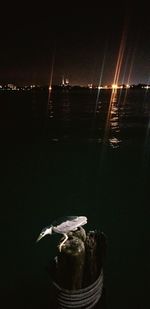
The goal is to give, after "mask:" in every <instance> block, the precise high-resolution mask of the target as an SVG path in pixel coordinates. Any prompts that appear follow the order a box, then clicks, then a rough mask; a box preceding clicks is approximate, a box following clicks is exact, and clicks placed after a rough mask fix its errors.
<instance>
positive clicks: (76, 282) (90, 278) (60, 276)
mask: <svg viewBox="0 0 150 309" xmlns="http://www.w3.org/2000/svg"><path fill="white" fill-rule="evenodd" d="M105 253H106V237H105V235H104V234H103V233H102V232H97V231H90V232H88V234H87V235H86V233H85V230H84V229H83V228H82V227H80V228H78V230H77V231H74V232H70V233H69V234H68V240H67V241H66V242H65V244H64V245H63V246H62V250H61V252H59V253H58V256H57V257H56V261H55V263H54V264H55V267H54V268H53V281H54V282H55V283H56V286H57V288H58V290H59V291H60V290H63V291H64V293H66V291H68V293H70V291H71V294H68V295H67V296H66V295H63V296H60V297H61V301H62V302H63V301H64V299H69V298H70V297H72V301H74V296H72V293H73V292H75V297H76V294H77V293H78V291H79V294H81V296H80V295H79V298H81V300H79V303H81V308H82V299H83V302H85V300H86V299H87V304H85V306H84V308H85V309H86V308H88V305H89V304H88V301H89V303H90V302H91V299H90V297H93V298H92V303H93V304H95V305H94V306H93V307H90V308H93V309H95V308H99V309H102V308H103V309H104V308H105V306H104V301H103V293H102V289H103V262H104V257H105ZM51 274H52V271H51ZM90 287H91V290H90ZM88 289H89V290H88ZM86 290H87V292H86ZM82 291H83V296H82ZM92 291H95V292H92ZM94 293H95V294H94ZM92 294H93V295H92ZM84 295H85V296H86V295H87V296H86V297H85V296H84ZM94 295H95V296H94ZM99 296H100V297H99ZM101 296H102V297H101ZM58 297H59V296H58ZM94 297H95V298H94ZM88 299H89V300H88ZM97 299H98V301H97ZM58 308H64V309H65V308H67V307H65V305H64V304H63V307H61V306H60V307H58ZM68 308H69V307H68ZM74 308H79V307H76V305H74Z"/></svg>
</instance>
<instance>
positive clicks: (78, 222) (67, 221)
mask: <svg viewBox="0 0 150 309" xmlns="http://www.w3.org/2000/svg"><path fill="white" fill-rule="evenodd" d="M86 223H87V217H84V216H79V217H78V216H68V217H63V218H60V219H58V220H57V221H54V222H53V223H52V224H51V225H50V226H47V227H45V228H44V229H42V231H41V233H40V235H39V237H38V238H37V240H36V241H37V242H38V241H39V240H40V239H41V238H43V237H44V236H46V235H51V234H53V233H58V234H63V235H64V237H65V238H64V240H63V241H62V242H61V243H60V245H59V250H60V251H61V247H62V246H63V245H64V243H65V242H66V241H67V239H68V235H67V234H68V233H69V232H72V231H76V230H77V229H78V227H80V226H82V225H85V224H86Z"/></svg>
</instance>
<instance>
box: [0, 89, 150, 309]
mask: <svg viewBox="0 0 150 309" xmlns="http://www.w3.org/2000/svg"><path fill="white" fill-rule="evenodd" d="M67 96H68V94H67ZM79 98H80V102H79ZM123 98H124V96H123ZM149 99H150V97H149V94H147V95H146V96H145V93H141V92H140V94H139V93H135V92H134V93H131V92H130V93H129V94H128V96H127V98H126V104H124V100H123V99H121V100H120V99H119V97H118V99H116V100H114V103H113V106H112V109H111V111H112V117H115V119H114V118H109V125H108V126H107V128H108V129H107V132H106V126H105V124H106V115H107V110H108V104H109V97H107V95H106V94H102V97H100V99H99V101H98V102H99V103H98V104H97V107H96V108H97V109H96V116H95V106H94V107H93V103H92V102H96V95H94V96H93V97H91V96H90V94H88V96H87V94H86V96H84V95H83V94H82V96H81V95H79V94H78V96H77V94H72V96H71V95H70V97H69V99H68V97H67V99H66V94H65V100H64V97H63V96H62V94H61V95H60V94H59V96H58V95H57V96H56V97H55V96H54V97H52V99H51V103H50V111H49V116H52V115H53V117H50V118H49V120H48V122H47V125H46V129H44V130H45V131H44V133H42V134H40V135H39V134H37V136H36V137H35V132H34V134H33V135H32V134H31V135H32V136H30V134H27V135H25V134H23V133H22V131H21V132H20V135H19V134H18V131H17V133H16V128H15V130H14V128H13V129H12V131H11V128H10V130H8V131H9V132H10V135H9V134H7V135H6V136H5V138H3V141H2V143H1V144H2V145H1V146H2V147H1V171H2V173H1V176H2V177H1V178H2V185H1V189H2V191H1V192H2V193H1V200H2V204H1V218H2V224H1V226H2V241H1V245H2V251H1V256H2V264H1V266H2V270H1V291H2V294H3V296H4V300H5V303H6V307H10V306H11V305H12V304H14V305H15V308H53V307H52V305H51V304H50V295H49V293H50V288H49V287H50V280H49V277H48V274H47V272H46V267H47V265H48V263H49V261H50V259H52V258H53V257H54V256H55V255H56V252H57V250H56V246H57V243H58V240H59V238H60V237H59V235H54V236H53V237H51V238H45V239H43V240H42V241H41V242H40V243H39V244H38V245H37V244H36V243H35V240H36V238H37V236H38V234H39V232H40V230H41V229H42V228H43V227H44V226H46V225H49V224H50V223H51V222H52V221H53V220H54V219H55V218H57V217H60V216H64V215H86V216H87V218H88V224H87V226H86V230H90V229H100V230H102V231H103V232H104V233H105V234H106V235H107V238H108V240H107V241H108V249H107V258H106V262H105V286H106V301H107V307H108V308H118V309H119V308H122V309H123V308H142V309H143V308H148V307H149V305H148V304H149V276H150V263H149V261H150V249H149V235H150V227H149V214H150V211H149V142H150V141H149V131H148V123H149V102H150V101H149ZM64 102H65V107H63V109H62V106H64ZM79 103H80V104H79ZM83 104H84V109H83ZM68 105H69V106H70V107H68ZM81 106H82V108H81ZM90 106H92V107H91V108H92V111H91V109H90ZM58 107H60V108H58ZM68 108H70V109H69V110H68ZM85 108H86V110H85ZM52 109H53V113H51V112H52ZM87 109H88V111H87ZM93 111H94V112H93ZM93 115H94V117H95V118H94V117H93ZM118 128H119V129H118ZM17 129H18V130H19V125H18V127H17ZM39 131H40V129H39ZM14 132H15V133H14ZM29 132H30V130H29ZM42 132H43V131H42ZM106 133H107V134H106ZM13 134H14V135H13ZM104 135H105V137H106V138H107V143H104V140H103V137H104ZM16 136H17V138H16Z"/></svg>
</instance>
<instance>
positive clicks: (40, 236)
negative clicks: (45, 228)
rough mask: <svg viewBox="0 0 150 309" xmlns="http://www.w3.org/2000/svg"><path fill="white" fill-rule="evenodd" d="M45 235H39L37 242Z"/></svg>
mask: <svg viewBox="0 0 150 309" xmlns="http://www.w3.org/2000/svg"><path fill="white" fill-rule="evenodd" d="M42 237H43V236H42V235H41V234H40V235H39V237H38V238H37V240H36V242H38V241H39V240H40V239H41V238H42Z"/></svg>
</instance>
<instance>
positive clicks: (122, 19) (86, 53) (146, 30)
mask: <svg viewBox="0 0 150 309" xmlns="http://www.w3.org/2000/svg"><path fill="white" fill-rule="evenodd" d="M1 14H2V18H1V21H0V26H1V48H0V83H8V82H14V83H17V84H31V83H34V84H40V85H45V84H48V83H49V79H50V72H51V67H52V62H53V69H54V71H53V72H54V73H53V84H56V83H60V82H61V79H62V76H63V75H64V76H65V77H67V78H69V81H70V84H72V85H75V84H79V85H87V84H89V83H93V84H98V83H99V81H101V83H102V84H112V83H113V80H114V74H115V68H116V64H117V59H118V55H119V48H120V53H121V55H120V59H121V62H120V71H119V73H118V83H130V84H133V83H135V84H138V83H146V84H147V83H150V19H149V10H148V7H147V6H146V4H145V3H144V2H141V3H140V5H139V6H138V5H137V6H135V5H131V2H130V3H129V4H128V3H127V2H124V3H123V2H121V3H120V5H118V4H117V3H116V4H115V3H114V2H113V3H112V2H111V4H109V2H107V3H105V4H104V3H103V2H102V1H99V4H96V2H94V1H91V4H89V2H83V1H82V2H81V1H80V2H77V1H76V2H74V1H73V2H71V1H70V2H67V1H64V2H60V3H59V1H57V2H56V3H55V4H54V3H53V2H49V5H48V4H47V2H44V1H43V2H40V3H39V2H37V3H34V4H33V3H32V4H31V3H30V2H29V3H28V2H24V3H22V2H20V3H18V4H17V3H14V2H13V3H11V4H8V3H7V4H6V5H3V6H1ZM121 42H122V43H121Z"/></svg>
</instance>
